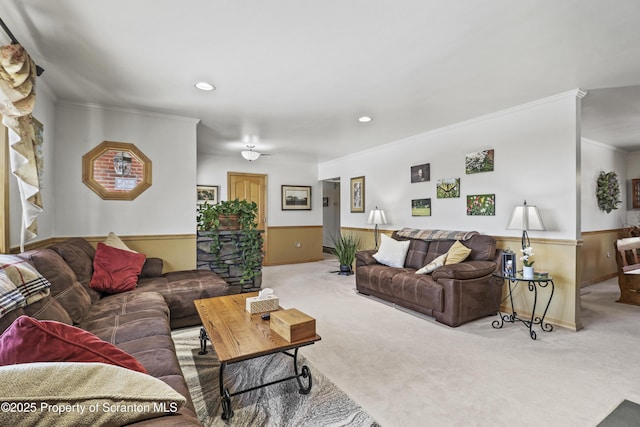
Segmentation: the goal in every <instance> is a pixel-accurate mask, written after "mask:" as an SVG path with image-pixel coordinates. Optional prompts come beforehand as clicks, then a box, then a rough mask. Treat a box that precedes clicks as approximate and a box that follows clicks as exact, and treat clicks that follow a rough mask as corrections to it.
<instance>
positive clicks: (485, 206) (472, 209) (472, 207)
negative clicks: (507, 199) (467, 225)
mask: <svg viewBox="0 0 640 427" xmlns="http://www.w3.org/2000/svg"><path fill="white" fill-rule="evenodd" d="M495 214H496V195H495V194H477V195H472V196H467V215H482V216H495Z"/></svg>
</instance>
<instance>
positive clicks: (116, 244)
mask: <svg viewBox="0 0 640 427" xmlns="http://www.w3.org/2000/svg"><path fill="white" fill-rule="evenodd" d="M104 244H105V245H107V246H111V247H112V248H116V249H122V250H123V251H129V252H136V251H134V250H133V249H129V247H128V246H127V245H125V244H124V242H123V241H122V240H121V239H120V238H119V237H118V236H116V233H114V232H113V231H111V232H109V235H108V236H107V238H106V239H105V241H104ZM136 253H138V252H136Z"/></svg>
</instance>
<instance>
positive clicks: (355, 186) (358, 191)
mask: <svg viewBox="0 0 640 427" xmlns="http://www.w3.org/2000/svg"><path fill="white" fill-rule="evenodd" d="M351 212H354V213H360V212H364V176H358V177H355V178H351Z"/></svg>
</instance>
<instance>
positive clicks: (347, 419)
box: [172, 327, 378, 427]
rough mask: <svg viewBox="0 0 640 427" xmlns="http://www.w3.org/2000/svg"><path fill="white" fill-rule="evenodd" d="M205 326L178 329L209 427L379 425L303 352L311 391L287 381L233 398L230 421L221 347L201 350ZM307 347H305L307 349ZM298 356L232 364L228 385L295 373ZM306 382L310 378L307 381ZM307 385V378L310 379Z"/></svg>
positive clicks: (183, 362) (176, 337) (184, 363)
mask: <svg viewBox="0 0 640 427" xmlns="http://www.w3.org/2000/svg"><path fill="white" fill-rule="evenodd" d="M199 333H200V327H192V328H185V329H180V330H176V331H174V332H173V333H172V338H173V341H174V343H175V345H176V350H177V354H178V358H179V360H180V366H181V367H182V370H183V373H184V375H185V378H186V379H187V383H188V385H189V390H190V392H191V396H192V398H193V401H194V405H195V407H196V410H197V412H198V416H199V418H200V421H202V422H203V424H204V425H205V426H225V425H230V426H247V427H248V426H252V427H253V426H273V427H276V426H287V427H289V426H303V425H304V426H336V427H338V426H355V427H357V426H363V427H364V426H367V427H368V426H377V425H378V424H377V423H376V422H375V421H374V420H373V419H372V418H371V417H370V416H369V415H368V414H367V413H366V412H365V411H364V410H363V409H362V408H361V407H360V406H358V405H357V404H355V403H354V402H353V401H352V400H351V399H350V398H349V397H348V396H347V395H346V394H344V393H343V392H342V391H341V390H340V389H339V388H338V387H336V386H335V385H334V384H333V383H332V382H331V381H329V380H328V379H327V378H326V377H325V376H324V375H322V373H321V372H320V371H318V369H316V368H315V367H314V366H312V365H311V364H310V363H309V362H308V361H307V360H305V359H304V358H303V357H300V355H299V356H298V358H299V360H298V362H299V366H302V365H303V364H306V365H307V366H309V369H310V370H311V376H312V380H313V386H312V389H311V392H310V393H309V394H308V395H301V394H299V393H298V383H297V382H296V381H295V380H293V381H286V382H283V383H280V384H276V385H273V386H269V387H266V388H262V389H259V390H255V391H252V392H249V393H245V394H242V395H239V396H234V397H232V398H231V406H232V409H233V411H234V416H233V418H231V420H229V421H228V422H225V421H224V420H222V418H221V417H220V415H221V412H222V410H221V408H220V398H219V391H218V372H219V367H220V363H219V362H218V360H217V358H216V355H215V352H214V351H213V350H211V348H210V346H209V347H208V350H209V351H208V353H207V354H205V355H199V354H198V351H199V349H200V341H199ZM304 351H305V349H304V348H302V349H300V354H304ZM292 372H293V360H292V358H291V357H289V356H286V355H284V354H275V355H271V356H265V357H261V358H258V359H253V360H250V361H245V362H240V363H235V364H232V365H229V366H228V367H227V368H226V370H225V386H226V387H228V388H229V390H230V391H231V392H233V391H235V390H239V389H246V388H248V387H251V386H254V385H257V384H260V383H264V382H268V381H272V380H275V379H279V378H282V377H286V376H289V375H291V374H292ZM305 381H306V380H305ZM305 384H306V382H305Z"/></svg>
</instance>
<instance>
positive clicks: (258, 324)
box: [194, 292, 321, 420]
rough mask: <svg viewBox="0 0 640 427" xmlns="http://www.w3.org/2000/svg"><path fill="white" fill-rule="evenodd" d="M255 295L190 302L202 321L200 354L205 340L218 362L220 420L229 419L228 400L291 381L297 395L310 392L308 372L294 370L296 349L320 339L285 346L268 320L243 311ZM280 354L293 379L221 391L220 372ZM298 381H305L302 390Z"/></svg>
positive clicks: (282, 339)
mask: <svg viewBox="0 0 640 427" xmlns="http://www.w3.org/2000/svg"><path fill="white" fill-rule="evenodd" d="M257 295H258V293H257V292H248V293H242V294H236V295H227V296H222V297H215V298H206V299H199V300H195V301H194V304H195V305H196V309H197V310H198V314H199V315H200V319H201V320H202V329H201V330H200V354H206V353H207V339H209V340H210V341H211V344H212V346H213V349H214V350H215V352H216V354H217V355H218V359H219V360H220V375H219V382H220V400H221V402H222V419H224V420H228V419H230V418H231V417H233V410H232V409H231V396H237V395H239V394H242V393H247V392H249V391H253V390H257V389H259V388H262V387H267V386H270V385H273V384H278V383H281V382H283V381H289V380H293V379H295V380H297V381H298V385H299V386H300V390H299V392H300V393H301V394H307V393H309V391H311V386H312V380H311V372H310V371H309V368H308V367H307V366H306V365H303V366H302V368H301V369H300V370H298V349H299V348H300V347H304V346H307V345H311V344H313V343H315V342H316V341H320V339H321V338H320V335H318V334H316V335H315V336H313V337H309V338H306V339H302V340H299V341H293V342H289V341H287V340H285V339H284V338H282V337H281V336H280V335H278V334H276V333H275V332H272V331H271V328H270V327H269V320H262V317H261V315H260V314H250V313H249V312H247V311H246V310H245V300H246V299H247V298H248V297H253V296H257ZM288 350H294V352H293V353H290V352H289V351H288ZM280 352H282V353H284V354H286V355H288V356H291V357H292V358H293V375H291V376H288V377H286V378H281V379H278V380H275V381H271V382H268V383H265V384H260V385H257V386H255V387H251V388H248V389H245V390H240V391H235V392H233V393H231V392H229V390H228V389H227V388H225V387H224V382H223V375H224V369H225V367H226V366H227V365H228V364H230V363H236V362H241V361H243V360H249V359H254V358H256V357H261V356H266V355H269V354H273V353H280ZM302 378H304V379H306V381H307V385H306V386H305V385H304V383H303V381H302Z"/></svg>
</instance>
